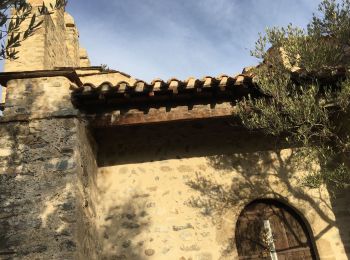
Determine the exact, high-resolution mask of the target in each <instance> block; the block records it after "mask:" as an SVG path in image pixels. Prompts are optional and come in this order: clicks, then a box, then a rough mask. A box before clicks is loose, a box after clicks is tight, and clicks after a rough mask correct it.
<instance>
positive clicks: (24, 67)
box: [5, 0, 90, 72]
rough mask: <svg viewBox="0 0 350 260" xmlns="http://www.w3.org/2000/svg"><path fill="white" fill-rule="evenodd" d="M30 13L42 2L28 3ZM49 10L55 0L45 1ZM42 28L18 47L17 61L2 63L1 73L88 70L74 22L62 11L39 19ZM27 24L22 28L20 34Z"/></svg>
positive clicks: (86, 58) (39, 0)
mask: <svg viewBox="0 0 350 260" xmlns="http://www.w3.org/2000/svg"><path fill="white" fill-rule="evenodd" d="M28 2H29V3H30V4H32V6H33V10H34V12H38V11H37V8H38V7H39V6H41V5H42V3H43V1H42V0H29V1H28ZM44 2H45V5H46V6H47V7H48V8H50V4H52V5H54V4H55V2H56V1H55V0H45V1H44ZM37 19H38V21H39V20H41V21H43V24H42V26H41V27H40V28H39V30H38V31H36V32H35V34H34V35H33V36H32V37H30V38H28V39H27V40H26V41H24V42H23V43H22V46H21V47H19V48H18V49H17V50H18V51H19V54H18V59H17V60H13V61H8V60H7V61H6V62H5V71H6V72H14V71H35V70H51V69H54V68H58V67H88V66H90V62H89V60H88V57H87V54H86V50H84V49H82V48H80V46H79V33H78V30H77V28H76V26H75V22H74V19H73V17H72V16H71V15H69V14H68V13H66V12H65V10H64V9H61V10H55V11H54V12H53V14H51V15H45V16H39V17H38V18H37ZM29 22H30V20H28V21H26V22H24V23H23V24H22V28H23V30H25V28H26V27H27V26H28V23H29Z"/></svg>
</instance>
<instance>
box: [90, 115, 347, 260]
mask: <svg viewBox="0 0 350 260" xmlns="http://www.w3.org/2000/svg"><path fill="white" fill-rule="evenodd" d="M215 129H220V131H216V132H214V130H215ZM96 140H97V142H98V145H99V164H100V166H101V167H100V168H99V174H98V188H99V190H100V192H101V193H100V195H99V200H98V203H97V205H98V209H99V210H98V212H99V213H98V232H99V236H100V239H101V243H102V246H103V256H104V257H105V259H236V257H237V253H236V245H235V240H234V234H235V228H236V226H235V225H236V221H237V218H238V216H239V214H240V212H241V211H242V210H243V208H244V207H245V206H246V205H247V204H248V203H249V202H251V201H253V200H255V199H259V198H275V199H278V200H279V201H283V202H285V203H286V204H288V205H290V206H291V207H293V208H294V209H295V210H296V211H297V212H298V213H299V214H300V215H301V216H302V218H303V219H305V221H306V223H307V224H308V225H309V226H310V229H311V232H312V234H311V235H312V236H313V237H314V240H315V243H316V248H317V251H318V254H319V256H320V259H347V252H349V251H347V252H346V251H345V250H349V248H348V247H349V242H350V240H349V226H348V224H347V223H348V222H349V221H350V214H349V213H350V212H349V209H348V207H347V204H346V202H348V201H349V196H348V195H347V194H346V193H344V194H342V195H341V196H338V197H337V198H336V199H333V198H331V197H330V196H329V195H328V191H327V189H326V188H325V187H323V188H321V189H316V190H308V189H303V188H302V187H301V186H300V183H299V182H298V178H299V177H301V176H303V175H304V174H305V172H304V170H303V167H302V165H295V164H293V163H292V162H293V160H292V158H293V153H292V150H290V149H273V150H271V147H273V146H275V144H274V141H273V140H268V139H267V140H265V141H264V139H262V137H260V136H259V135H256V134H253V135H248V134H246V133H242V132H235V130H234V128H232V127H230V126H229V125H226V127H225V123H223V122H222V123H221V124H220V121H219V120H218V121H209V122H206V123H195V122H193V123H191V122H189V123H173V124H168V125H167V124H163V125H154V126H148V127H146V126H141V127H122V128H115V129H109V130H102V129H99V130H96ZM264 147H265V149H264ZM275 147H278V146H275ZM266 149H267V150H266ZM264 150H266V151H264ZM259 151H260V152H259ZM315 167H317V166H316V165H315ZM150 249H153V250H154V251H151V250H150ZM150 252H152V253H153V254H152V255H151V254H150ZM118 257H119V258H118ZM122 257H124V258H122Z"/></svg>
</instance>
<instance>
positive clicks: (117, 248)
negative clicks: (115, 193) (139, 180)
mask: <svg viewBox="0 0 350 260" xmlns="http://www.w3.org/2000/svg"><path fill="white" fill-rule="evenodd" d="M113 204H114V205H115V204H117V206H113V207H111V208H109V209H108V210H107V213H106V214H104V215H103V216H104V219H103V220H102V222H103V224H102V225H101V226H100V230H99V231H100V236H101V241H102V246H103V252H102V259H103V260H127V259H133V260H143V259H147V255H149V256H151V255H153V253H154V252H153V251H152V250H151V249H149V250H144V243H145V241H144V240H143V239H142V233H144V231H145V229H147V228H148V226H149V224H150V217H149V215H148V213H147V200H146V199H145V198H140V196H139V195H138V194H134V195H132V196H130V197H129V199H127V200H126V201H124V202H122V203H120V202H119V203H113ZM118 204H119V205H118Z"/></svg>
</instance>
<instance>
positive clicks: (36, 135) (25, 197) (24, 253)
mask: <svg viewBox="0 0 350 260" xmlns="http://www.w3.org/2000/svg"><path fill="white" fill-rule="evenodd" d="M7 87H8V95H7V100H6V109H5V111H4V116H3V117H2V118H1V120H0V136H1V140H0V197H1V198H0V234H1V237H0V258H1V259H87V258H89V259H98V257H97V254H98V253H99V243H98V241H97V237H98V236H97V235H96V234H97V231H96V225H95V220H94V219H95V216H96V211H95V206H94V203H95V202H94V200H93V196H95V193H96V184H95V183H96V172H97V164H96V159H95V158H96V151H95V145H94V142H93V139H92V138H91V135H90V134H89V131H88V130H87V127H86V124H85V123H84V122H82V121H81V120H80V119H78V118H77V111H76V110H75V109H74V108H73V106H72V104H71V102H70V81H69V80H67V79H66V78H62V77H56V78H54V77H52V78H38V79H24V80H12V81H10V82H9V83H8V86H7Z"/></svg>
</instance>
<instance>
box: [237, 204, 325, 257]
mask: <svg viewBox="0 0 350 260" xmlns="http://www.w3.org/2000/svg"><path fill="white" fill-rule="evenodd" d="M240 212H241V213H240V214H239V216H238V218H237V221H236V224H235V243H236V250H237V254H238V257H239V258H238V259H261V257H262V256H264V255H266V256H270V257H271V258H270V259H277V257H278V255H280V256H283V257H285V258H283V259H289V258H288V257H291V258H290V259H305V260H309V259H319V256H318V253H317V247H316V243H315V240H314V236H313V231H312V228H311V225H310V224H309V222H308V221H307V219H306V217H304V216H303V214H301V213H300V211H299V210H298V209H296V208H295V207H293V206H291V205H290V204H289V203H287V202H286V201H285V200H283V199H276V198H263V199H255V200H253V201H251V202H250V203H248V204H246V205H245V206H244V207H243V209H242V210H241V211H240ZM249 252H251V253H249ZM247 254H248V255H247ZM249 254H251V255H249ZM260 254H261V255H260ZM247 257H248V258H247ZM254 257H256V258H254ZM274 257H276V258H274ZM293 257H294V258H293Z"/></svg>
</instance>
